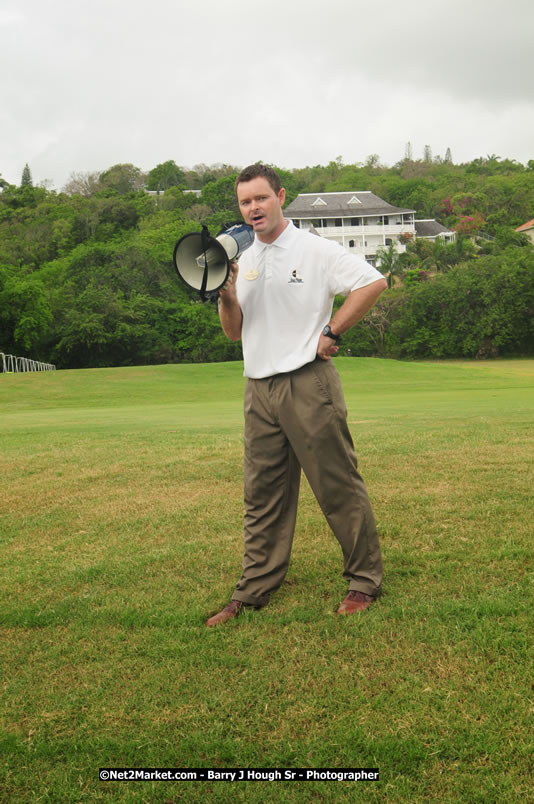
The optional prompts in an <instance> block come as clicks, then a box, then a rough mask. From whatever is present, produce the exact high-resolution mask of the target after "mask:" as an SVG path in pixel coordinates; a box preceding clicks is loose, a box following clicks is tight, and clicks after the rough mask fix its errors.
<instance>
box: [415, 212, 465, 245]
mask: <svg viewBox="0 0 534 804" xmlns="http://www.w3.org/2000/svg"><path fill="white" fill-rule="evenodd" d="M415 236H416V237H417V238H418V239H419V238H420V237H422V238H424V239H425V240H432V241H435V240H437V239H438V237H439V239H440V240H443V242H444V243H452V241H453V240H456V232H453V231H452V230H451V229H447V227H446V226H443V224H441V223H438V222H437V221H436V220H434V218H422V219H421V220H416V221H415Z"/></svg>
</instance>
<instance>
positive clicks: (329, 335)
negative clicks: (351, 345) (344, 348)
mask: <svg viewBox="0 0 534 804" xmlns="http://www.w3.org/2000/svg"><path fill="white" fill-rule="evenodd" d="M323 335H325V336H326V337H327V338H332V340H333V341H336V342H337V341H338V340H339V339H340V338H341V335H334V333H333V332H332V330H331V329H330V324H327V325H326V327H325V328H324V329H323Z"/></svg>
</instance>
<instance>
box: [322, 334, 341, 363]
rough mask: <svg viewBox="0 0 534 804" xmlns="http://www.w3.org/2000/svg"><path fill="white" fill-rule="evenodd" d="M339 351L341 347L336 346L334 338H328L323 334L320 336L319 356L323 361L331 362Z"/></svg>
mask: <svg viewBox="0 0 534 804" xmlns="http://www.w3.org/2000/svg"><path fill="white" fill-rule="evenodd" d="M338 351H339V346H338V345H337V344H336V342H335V341H334V340H332V338H328V337H327V336H326V335H323V333H322V332H321V334H320V335H319V343H318V344H317V355H318V357H320V358H321V360H330V359H331V358H332V355H335V353H336V352H338Z"/></svg>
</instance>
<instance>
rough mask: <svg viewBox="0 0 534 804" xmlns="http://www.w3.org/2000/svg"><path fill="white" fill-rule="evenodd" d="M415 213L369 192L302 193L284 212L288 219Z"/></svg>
mask: <svg viewBox="0 0 534 804" xmlns="http://www.w3.org/2000/svg"><path fill="white" fill-rule="evenodd" d="M401 212H415V210H414V209H404V208H400V207H394V206H392V205H391V204H388V203H387V201H384V200H383V199H382V198H379V197H378V196H377V195H375V194H374V193H371V192H370V191H369V190H364V191H357V192H349V193H300V195H298V196H297V197H296V198H295V200H294V201H292V202H291V203H290V204H289V205H288V206H287V207H286V208H285V210H284V214H285V215H287V217H288V218H291V217H294V218H341V217H344V218H348V217H351V218H358V217H362V216H367V215H394V214H396V213H401Z"/></svg>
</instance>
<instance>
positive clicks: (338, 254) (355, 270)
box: [328, 241, 384, 296]
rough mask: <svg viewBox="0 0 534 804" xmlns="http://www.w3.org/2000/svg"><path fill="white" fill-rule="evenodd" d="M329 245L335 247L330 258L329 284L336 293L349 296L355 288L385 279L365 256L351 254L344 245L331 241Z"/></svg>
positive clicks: (332, 291)
mask: <svg viewBox="0 0 534 804" xmlns="http://www.w3.org/2000/svg"><path fill="white" fill-rule="evenodd" d="M329 246H333V247H334V248H332V249H331V253H330V254H329V259H328V284H329V287H330V291H331V293H333V294H334V295H337V294H341V295H343V296H347V295H348V294H349V293H350V292H351V291H353V290H357V289H358V288H364V287H365V286H366V285H371V284H372V283H373V282H376V281H377V280H379V279H384V277H383V275H382V274H381V273H380V271H377V270H376V268H373V266H372V265H370V263H368V262H366V260H364V259H363V257H359V256H358V255H356V254H350V253H349V252H348V251H347V250H346V249H344V248H343V247H342V246H340V245H339V244H337V243H333V242H331V241H330V243H329Z"/></svg>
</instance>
